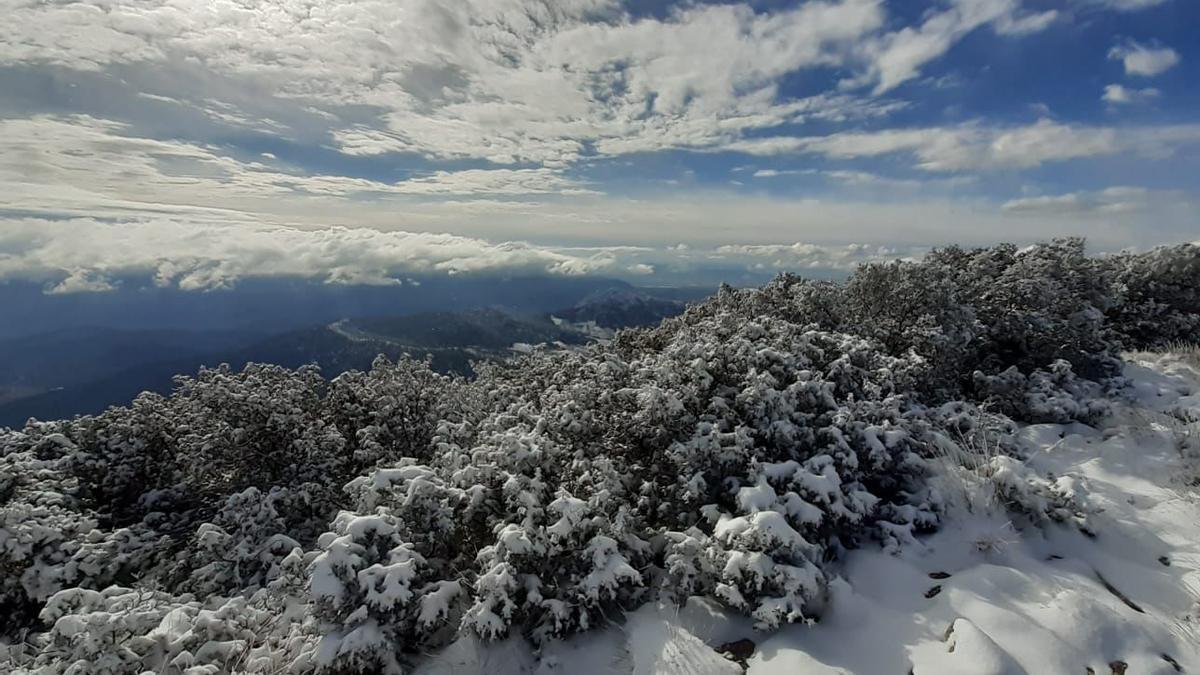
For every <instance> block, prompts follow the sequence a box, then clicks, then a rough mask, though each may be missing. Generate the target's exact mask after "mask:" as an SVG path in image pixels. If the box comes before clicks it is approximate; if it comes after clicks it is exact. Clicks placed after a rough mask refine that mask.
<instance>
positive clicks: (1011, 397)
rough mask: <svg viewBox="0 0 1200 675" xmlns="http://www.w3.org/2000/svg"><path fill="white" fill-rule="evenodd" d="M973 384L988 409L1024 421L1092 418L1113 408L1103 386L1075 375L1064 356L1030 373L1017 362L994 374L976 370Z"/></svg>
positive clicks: (1086, 420)
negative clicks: (1021, 369) (1018, 368)
mask: <svg viewBox="0 0 1200 675" xmlns="http://www.w3.org/2000/svg"><path fill="white" fill-rule="evenodd" d="M974 384H975V391H976V393H977V394H976V395H977V396H978V397H979V400H980V401H981V402H982V403H984V404H985V405H987V406H988V407H989V408H990V409H991V410H994V411H996V412H998V413H1001V414H1003V415H1007V416H1009V417H1011V418H1013V419H1018V420H1022V421H1025V422H1034V423H1041V422H1046V423H1065V422H1070V421H1073V420H1078V421H1082V422H1094V421H1096V420H1098V419H1100V418H1101V417H1103V416H1105V415H1107V414H1108V413H1109V411H1110V410H1111V408H1112V406H1111V404H1110V403H1109V402H1108V399H1107V398H1105V397H1104V390H1103V387H1102V386H1100V385H1099V384H1097V383H1096V382H1092V381H1090V380H1083V379H1080V378H1078V377H1076V376H1075V373H1074V372H1073V371H1072V370H1071V364H1070V363H1067V362H1066V361H1064V360H1058V361H1055V362H1054V363H1052V364H1050V369H1049V371H1046V370H1035V371H1034V372H1033V373H1031V374H1029V375H1026V374H1025V373H1022V372H1021V371H1019V370H1017V368H1016V366H1013V367H1010V368H1009V369H1007V370H1005V371H1004V372H1002V373H999V374H996V375H984V374H983V373H981V372H979V371H975V376H974Z"/></svg>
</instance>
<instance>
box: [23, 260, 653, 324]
mask: <svg viewBox="0 0 1200 675" xmlns="http://www.w3.org/2000/svg"><path fill="white" fill-rule="evenodd" d="M630 288H632V286H630V284H628V283H626V282H624V281H618V280H614V279H606V278H600V277H588V276H582V277H562V276H555V277H550V276H523V277H515V276H512V277H500V276H485V275H477V274H462V275H454V276H449V275H441V276H426V277H415V278H413V279H409V280H406V281H405V282H404V283H402V284H400V285H398V286H361V285H359V286H347V285H335V284H325V283H319V282H313V281H306V280H298V279H248V280H243V281H242V282H240V283H239V284H238V285H237V286H236V287H234V288H230V289H220V290H211V291H182V290H179V289H175V288H160V287H157V286H155V285H154V284H153V283H150V282H149V281H147V280H144V279H125V280H120V283H119V284H118V286H117V288H116V290H113V291H108V292H103V293H72V294H65V295H55V294H47V293H45V289H44V287H43V286H41V285H38V284H33V283H28V282H16V281H10V282H3V283H0V307H3V308H4V319H5V320H4V321H3V322H0V339H2V338H10V337H21V336H31V335H37V334H43V333H52V332H57V331H63V330H73V329H78V328H81V327H99V328H111V329H116V330H122V331H162V330H181V331H240V332H255V333H258V334H260V335H267V334H273V333H280V332H284V331H288V330H294V329H299V328H306V327H309V326H313V325H317V324H326V323H329V322H331V321H337V320H338V319H341V318H344V317H370V316H399V315H405V314H417V313H422V312H462V311H470V310H474V309H482V308H486V307H492V308H497V309H501V310H504V311H507V312H510V313H530V312H532V313H544V312H549V311H553V310H556V309H558V308H560V307H569V306H571V305H574V304H575V303H577V302H579V301H580V300H582V299H583V298H585V297H587V296H588V295H589V294H591V293H595V292H598V291H603V290H606V289H630Z"/></svg>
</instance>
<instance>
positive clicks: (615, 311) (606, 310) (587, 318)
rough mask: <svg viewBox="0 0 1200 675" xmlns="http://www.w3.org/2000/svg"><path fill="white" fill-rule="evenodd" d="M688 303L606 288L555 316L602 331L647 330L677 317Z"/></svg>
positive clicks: (634, 290) (632, 291) (623, 289)
mask: <svg viewBox="0 0 1200 675" xmlns="http://www.w3.org/2000/svg"><path fill="white" fill-rule="evenodd" d="M686 306H687V303H686V302H684V301H682V300H675V299H670V298H661V297H656V296H654V295H651V294H650V293H647V292H645V291H642V290H640V289H629V288H605V289H602V290H599V291H596V292H594V293H591V294H589V295H588V296H587V297H585V298H584V299H583V300H580V301H579V302H578V303H577V304H575V305H574V306H573V307H568V308H566V309H561V310H557V311H555V312H553V316H555V317H556V318H559V319H563V320H564V321H569V322H571V323H576V324H586V323H594V324H595V325H597V326H599V327H601V328H608V329H619V328H627V327H630V326H647V325H651V324H656V323H658V322H659V321H662V320H663V319H665V318H667V317H671V316H675V315H676V314H679V313H680V312H682V311H683V309H684V307H686Z"/></svg>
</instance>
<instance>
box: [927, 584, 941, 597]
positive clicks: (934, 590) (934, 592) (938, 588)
mask: <svg viewBox="0 0 1200 675" xmlns="http://www.w3.org/2000/svg"><path fill="white" fill-rule="evenodd" d="M941 592H942V585H941V584H938V585H937V586H934V587H933V588H931V589H929V590H927V591H925V597H927V598H932V597H935V596H936V595H937V594H938V593H941Z"/></svg>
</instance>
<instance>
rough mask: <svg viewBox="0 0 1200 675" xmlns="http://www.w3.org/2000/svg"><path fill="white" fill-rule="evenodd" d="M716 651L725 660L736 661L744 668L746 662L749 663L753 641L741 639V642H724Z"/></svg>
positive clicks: (752, 650) (752, 652) (752, 651)
mask: <svg viewBox="0 0 1200 675" xmlns="http://www.w3.org/2000/svg"><path fill="white" fill-rule="evenodd" d="M717 651H718V652H720V653H722V654H724V655H725V658H727V659H729V660H730V661H736V662H737V663H740V664H741V665H742V667H743V668H744V667H745V666H746V662H747V661H749V660H750V657H751V656H752V655H753V654H754V640H751V639H749V638H742V639H741V640H734V641H733V642H726V643H725V644H723V645H721V646H720V647H717Z"/></svg>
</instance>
